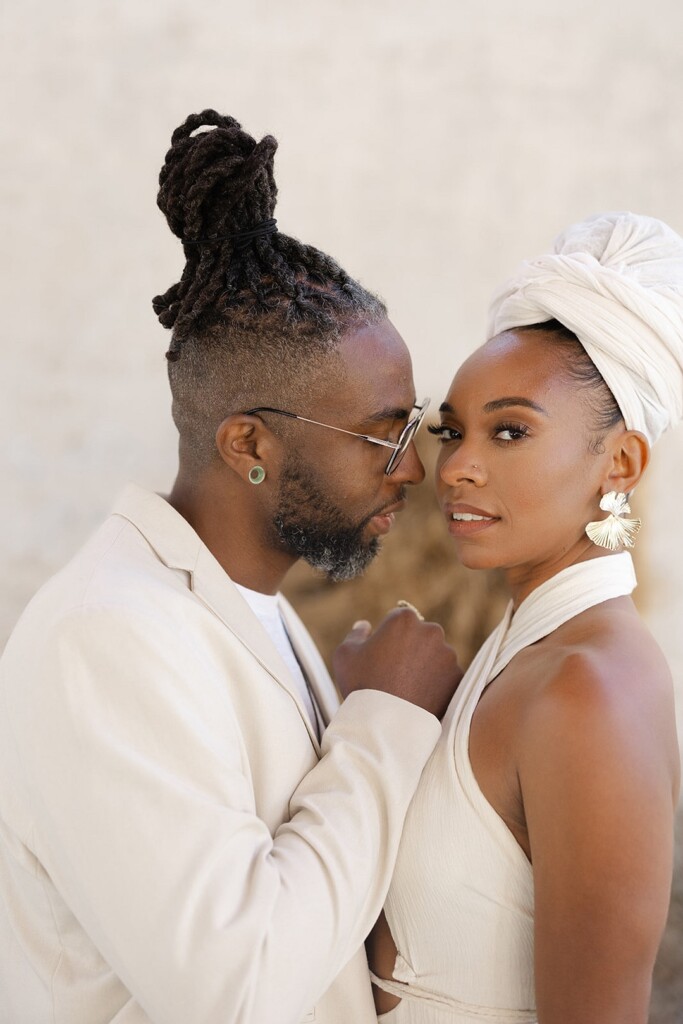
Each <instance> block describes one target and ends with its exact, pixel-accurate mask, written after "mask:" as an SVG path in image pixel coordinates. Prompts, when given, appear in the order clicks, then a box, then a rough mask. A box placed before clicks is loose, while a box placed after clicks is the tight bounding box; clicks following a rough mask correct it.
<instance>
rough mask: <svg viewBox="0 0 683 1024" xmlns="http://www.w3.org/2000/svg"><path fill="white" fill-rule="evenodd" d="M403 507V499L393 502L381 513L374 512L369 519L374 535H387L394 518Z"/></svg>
mask: <svg viewBox="0 0 683 1024" xmlns="http://www.w3.org/2000/svg"><path fill="white" fill-rule="evenodd" d="M404 505H405V499H401V501H396V502H394V504H393V505H387V507H386V508H383V509H382V511H381V512H376V513H375V514H374V516H372V517H371V518H370V523H371V524H372V526H373V527H374V529H375V533H388V532H389V530H390V529H391V527H392V526H393V525H394V516H395V515H396V513H397V512H400V511H401V509H402V508H403V506H404Z"/></svg>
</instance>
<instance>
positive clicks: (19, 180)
mask: <svg viewBox="0 0 683 1024" xmlns="http://www.w3.org/2000/svg"><path fill="white" fill-rule="evenodd" d="M2 29H3V31H2V41H1V43H0V46H1V50H0V82H1V84H2V86H3V95H4V96H5V98H6V100H5V109H4V114H3V118H2V123H1V125H0V137H1V141H2V161H1V164H0V175H1V178H2V189H1V191H0V204H1V205H2V214H3V239H4V246H3V249H4V266H3V271H2V275H0V288H2V310H3V318H2V319H3V324H4V328H3V333H4V338H3V345H2V378H1V382H0V389H1V392H0V394H1V399H0V474H1V479H2V493H3V494H4V499H3V500H2V503H1V505H0V516H1V517H2V520H1V526H2V529H0V559H1V564H2V575H3V581H4V586H3V587H2V588H1V591H0V646H2V644H4V641H5V639H6V637H7V635H8V633H9V631H10V630H11V628H12V626H13V624H14V622H15V621H16V619H17V617H18V615H19V614H20V612H21V609H22V607H23V606H24V604H25V603H26V601H27V600H28V598H29V597H30V596H31V594H32V593H33V592H34V590H35V589H36V588H37V587H38V586H39V585H40V584H41V583H42V582H43V580H44V579H46V577H47V576H49V575H50V574H51V573H52V572H54V571H55V570H56V569H57V568H58V567H59V566H61V565H62V564H63V563H64V562H65V561H66V560H67V559H68V558H69V557H70V555H71V554H72V553H73V552H74V551H75V550H76V548H77V547H78V546H79V544H80V543H81V541H82V540H83V539H84V537H85V536H86V535H87V534H88V533H89V532H90V530H91V529H92V528H93V527H94V526H95V525H96V524H97V523H98V522H99V521H100V520H101V519H102V518H103V517H104V515H105V514H106V513H107V511H108V509H109V508H110V506H111V504H112V501H113V500H114V497H115V495H116V493H117V491H118V490H119V488H120V487H121V486H122V484H123V483H124V482H125V481H126V480H130V479H132V480H134V481H136V482H138V483H140V484H143V485H144V486H148V487H151V488H154V489H157V490H160V491H162V492H163V491H165V490H167V489H168V488H169V487H170V484H171V482H172V479H173V475H174V469H175V434H174V430H173V426H172V423H171V418H170V412H169V402H168V397H167V385H166V369H165V365H166V364H165V360H164V357H163V354H164V351H165V349H166V345H167V341H168V338H167V336H166V332H165V331H163V330H162V328H160V327H159V326H158V324H157V321H156V318H155V317H154V315H153V313H152V309H151V305H150V299H151V297H152V295H155V294H156V293H158V292H160V291H163V290H165V289H166V288H167V287H168V285H169V284H171V283H172V282H173V281H175V280H177V276H178V274H179V272H180V270H181V267H182V258H181V249H180V245H179V243H178V242H177V241H176V240H174V239H173V238H172V236H171V235H170V233H169V231H168V229H167V227H166V225H165V222H164V221H163V219H162V217H161V214H160V213H159V212H158V211H157V209H156V206H155V196H156V187H157V186H156V179H157V174H158V171H159V167H160V166H161V163H162V160H163V156H164V153H165V151H166V149H167V147H168V144H169V141H170V135H171V132H172V130H173V128H174V127H175V126H176V125H177V124H178V123H180V122H181V121H182V120H183V119H184V117H185V116H186V114H188V113H189V112H191V111H195V110H201V109H202V108H203V107H206V106H214V107H216V108H217V109H219V110H220V111H222V112H224V113H230V114H233V115H234V116H236V117H237V118H238V120H240V121H242V123H243V125H244V126H245V128H246V129H247V130H249V131H250V132H251V133H252V134H254V135H256V136H257V137H260V136H261V135H262V134H265V133H267V132H269V133H272V134H274V135H275V136H276V137H277V138H278V139H279V140H280V149H279V151H278V154H277V156H276V176H277V180H278V183H279V188H280V201H279V204H278V210H277V217H278V220H279V223H280V226H281V227H282V229H283V230H285V231H287V232H288V233H289V234H294V235H297V236H299V237H301V238H303V239H305V240H306V241H307V242H310V243H313V244H315V245H318V246H319V247H321V248H323V249H325V250H326V251H328V252H330V253H331V254H333V255H334V256H335V257H336V258H337V259H338V260H339V261H340V262H341V263H342V264H343V265H344V266H345V267H346V268H347V269H348V270H349V271H350V272H351V273H352V274H353V275H354V276H355V277H358V278H360V279H361V280H362V281H363V282H364V283H366V284H367V285H368V286H369V287H371V288H372V289H374V290H376V291H379V292H380V293H381V294H382V295H383V297H384V298H385V299H386V301H387V302H388V304H389V308H390V311H391V315H392V319H393V320H394V322H395V324H396V325H397V327H398V328H399V330H400V331H401V332H402V333H403V335H404V337H405V339H406V341H407V342H408V345H409V347H410V349H411V351H412V353H413V356H414V362H415V376H416V382H417V392H418V396H422V394H423V393H424V394H431V395H432V397H433V398H434V399H435V400H437V401H438V400H440V399H441V398H442V397H443V395H444V394H445V391H446V388H447V385H448V382H449V380H450V378H451V376H452V374H453V372H454V370H455V368H456V366H457V365H458V363H459V362H460V361H462V359H463V357H464V356H465V355H467V354H468V353H469V352H470V351H472V349H473V348H475V347H476V346H477V345H478V344H480V343H481V342H482V341H483V340H484V331H485V324H486V308H487V305H488V301H489V297H490V294H491V292H492V290H493V289H494V287H496V286H497V285H498V284H499V283H500V282H501V281H502V280H503V279H504V278H505V277H507V276H508V274H509V273H510V272H511V271H512V270H513V269H514V267H515V266H516V264H517V263H518V261H519V260H520V259H522V258H524V257H527V256H534V255H537V254H538V253H540V252H541V251H542V250H543V249H544V248H546V247H547V246H548V245H549V243H550V242H551V240H552V239H553V237H554V236H555V235H556V234H557V233H558V232H559V230H560V229H562V228H563V227H565V226H566V225H567V224H569V223H571V222H572V221H574V220H577V219H580V218H582V217H584V216H586V215H588V214H590V213H594V212H597V211H599V210H602V209H632V210H635V211H638V212H642V213H648V214H651V215H654V216H657V217H660V218H662V219H663V220H665V221H667V222H669V223H670V224H671V225H672V226H673V227H674V228H676V229H677V230H678V231H683V189H682V188H681V181H683V130H682V129H681V123H680V111H681V109H683V43H682V42H681V40H682V39H683V5H681V4H680V3H679V0H650V2H649V3H648V4H643V3H642V2H640V0H619V2H618V3H617V2H615V0H604V2H602V3H601V4H599V5H598V4H595V3H594V0H574V2H573V3H572V4H571V5H568V4H563V5H560V4H554V3H548V0H516V2H514V3H512V2H508V0H487V3H485V4H482V3H479V2H477V0H459V2H458V3H453V2H452V0H450V2H449V0H421V2H420V4H417V3H409V2H407V0H364V2H360V0H343V2H342V0H329V2H326V0H287V2H286V3H282V2H276V0H249V2H243V3H242V4H238V3H236V2H233V0H202V2H200V3H194V4H190V2H189V0H98V2H97V3H96V4H93V3H91V2H86V0H60V3H58V4H56V3H53V2H52V0H5V3H4V5H3V10H2ZM424 440H425V439H423V441H424ZM682 440H683V434H682V433H681V431H680V430H679V432H678V433H675V432H674V433H673V434H671V435H670V436H667V437H665V438H664V439H663V440H662V442H661V443H660V445H659V446H658V448H657V450H656V451H655V455H654V460H653V465H652V468H651V470H650V473H649V481H648V482H647V484H646V485H644V486H643V487H641V488H640V489H639V491H638V494H637V496H636V499H635V501H634V512H635V513H636V514H637V515H639V516H641V517H642V518H643V520H644V524H645V525H644V528H643V531H642V533H641V538H642V539H640V540H639V546H638V549H637V562H638V570H639V576H640V581H641V582H640V586H639V588H638V591H637V592H636V598H637V601H638V604H639V607H640V609H641V611H642V613H643V615H644V616H645V618H646V620H647V622H648V623H649V625H650V627H651V629H652V630H653V632H654V633H655V635H656V636H657V638H658V640H659V642H660V643H661V645H662V647H663V648H664V650H665V652H666V654H667V656H668V658H669V661H670V664H671V666H672V669H673V672H674V676H675V679H676V685H677V691H678V694H679V696H680V699H679V704H678V714H679V724H683V630H682V629H681V628H680V623H681V621H683V557H682V555H681V541H680V534H679V532H678V521H679V513H678V512H676V511H675V510H676V509H677V507H678V502H679V501H680V500H681V497H682V493H681V492H682V490H683V482H682V481H683V445H682V444H681V442H682ZM425 454H426V458H427V459H431V458H432V449H431V448H429V447H428V446H427V447H426V448H425ZM435 516H436V518H435ZM385 547H386V550H385V552H384V554H383V556H382V557H381V558H380V559H379V560H377V562H376V563H375V564H374V565H373V567H372V568H371V570H370V572H369V573H368V575H367V577H366V578H365V579H364V580H363V581H360V582H353V583H349V584H342V585H339V586H338V587H336V588H333V587H330V586H329V585H327V584H325V583H324V582H322V581H320V580H319V579H317V578H316V577H314V576H313V575H312V574H311V573H309V572H308V571H307V570H306V569H305V568H301V569H297V571H296V572H295V573H294V574H293V575H292V579H291V580H290V582H289V588H288V592H289V593H290V595H291V596H292V597H293V599H294V600H295V602H296V604H297V606H298V607H299V609H300V611H301V613H302V615H303V617H304V619H306V621H307V622H308V623H309V625H310V626H311V629H312V630H313V632H314V634H315V635H316V637H317V638H318V639H319V641H320V643H321V646H322V648H323V650H324V652H325V654H326V655H328V654H329V652H330V650H331V649H332V648H333V647H334V645H335V644H336V643H337V642H338V641H339V640H340V639H341V637H342V636H343V635H344V633H345V632H346V630H347V628H348V626H349V625H350V623H351V622H352V621H353V620H354V619H355V618H358V617H359V616H360V615H367V616H368V617H370V618H374V619H376V618H377V617H379V616H380V615H381V614H382V613H383V612H384V611H386V610H387V609H388V608H389V607H391V606H392V605H393V604H394V603H395V601H396V599H397V598H400V597H403V598H407V599H409V600H411V601H413V602H414V603H415V604H417V605H418V606H419V607H420V608H421V609H422V611H423V612H425V613H428V614H430V615H432V616H434V617H436V618H438V619H439V620H440V621H441V622H442V623H443V624H444V626H445V627H446V629H447V631H448V633H449V636H450V637H451V639H452V640H453V641H454V642H455V643H457V644H458V646H459V648H460V650H461V651H462V653H463V660H465V661H466V660H468V658H469V657H470V656H471V653H472V651H473V649H474V648H475V647H476V645H477V644H478V643H479V642H480V641H481V639H482V638H483V636H484V635H486V633H487V632H488V630H489V628H490V627H491V625H492V624H493V623H494V622H495V621H496V619H497V617H498V615H499V614H500V610H501V607H502V603H503V598H502V595H501V592H500V587H499V585H498V583H497V581H496V579H495V578H485V577H484V576H480V575H477V574H472V573H468V572H467V571H465V570H462V569H460V568H459V567H458V566H457V565H456V564H455V563H454V561H453V557H452V552H451V550H450V548H449V546H448V543H447V538H445V537H444V534H443V529H442V525H441V521H440V518H439V517H438V514H436V513H435V506H434V503H433V498H432V495H431V490H430V487H429V485H425V486H424V487H422V488H420V489H419V491H417V492H415V493H414V494H413V495H412V500H411V502H410V504H409V506H408V508H407V510H406V512H405V513H404V514H403V517H402V520H401V522H400V524H399V525H398V526H397V528H396V529H395V531H394V532H393V533H392V535H391V536H390V537H389V538H388V539H387V542H386V545H385ZM634 827H637V822H634ZM681 842H683V837H681V840H680V841H679V866H678V868H677V874H676V879H675V882H674V898H673V902H672V911H671V916H670V923H669V928H668V930H667V934H666V936H665V939H664V943H663V946H662V951H661V954H660V959H659V962H658V966H657V976H656V985H655V993H654V996H653V1007H652V1018H651V1019H652V1022H653V1024H673V1022H676V1024H681V1021H683V864H681V863H680V850H681Z"/></svg>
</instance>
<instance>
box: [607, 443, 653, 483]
mask: <svg viewBox="0 0 683 1024" xmlns="http://www.w3.org/2000/svg"><path fill="white" fill-rule="evenodd" d="M611 447H612V451H611V466H610V470H609V473H608V475H607V477H606V478H605V490H606V491H619V492H620V493H622V494H630V493H631V491H632V490H634V489H635V487H636V485H637V484H638V483H639V481H640V478H641V477H642V475H643V473H644V472H645V467H646V466H647V464H648V462H649V461H650V445H649V443H648V440H647V438H646V437H645V436H644V435H643V434H641V433H640V431H638V430H624V431H622V433H621V434H620V435H618V436H617V437H616V438H615V440H614V443H613V445H612V446H611Z"/></svg>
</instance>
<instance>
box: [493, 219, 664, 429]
mask: <svg viewBox="0 0 683 1024" xmlns="http://www.w3.org/2000/svg"><path fill="white" fill-rule="evenodd" d="M551 319H555V320H559V321H560V323H562V324H564V326H565V327H567V328H569V330H570V331H573V332H574V334H576V336H577V338H578V339H579V341H580V342H581V344H582V345H583V347H584V348H585V350H586V352H587V353H588V355H589V356H590V358H591V359H592V361H593V362H594V363H595V365H596V366H597V368H598V370H599V371H600V373H601V374H602V376H603V378H604V380H605V382H606V384H607V386H608V387H609V388H610V390H611V392H612V394H613V395H614V397H615V399H616V401H617V404H618V405H619V408H620V410H621V413H622V416H623V417H624V422H625V423H626V427H627V428H628V429H629V430H640V431H642V433H643V434H645V436H646V437H647V439H648V441H649V442H650V444H654V442H655V441H656V440H657V438H658V437H659V436H660V434H661V433H662V432H663V431H664V430H666V429H667V427H669V426H671V425H673V424H675V423H676V422H677V421H678V420H680V419H681V417H683V239H682V238H680V237H679V236H678V235H677V234H676V232H675V231H672V230H671V228H669V227H667V225H666V224H663V223H662V222H661V221H660V220H655V219H654V218H653V217H640V216H638V215H637V214H634V213H601V214H598V215H597V216H594V217H589V218H588V220H584V221H582V222H581V223H580V224H574V225H572V227H570V228H567V230H566V231H564V232H563V233H562V234H561V235H560V236H559V237H558V238H557V239H556V240H555V243H554V245H553V252H552V253H550V254H548V255H546V256H540V257H539V258H538V259H535V260H529V261H526V262H524V263H522V265H521V266H520V268H519V270H518V272H517V274H516V275H515V277H513V278H512V279H511V280H510V281H508V283H507V284H506V285H505V286H504V287H503V289H502V290H501V291H500V292H499V293H498V294H497V295H496V296H495V298H494V300H493V303H492V305H491V311H490V322H489V337H493V336H494V335H496V334H500V332H501V331H505V330H509V329H511V328H514V327H527V326H529V325H530V324H536V323H542V322H544V321H547V320H551Z"/></svg>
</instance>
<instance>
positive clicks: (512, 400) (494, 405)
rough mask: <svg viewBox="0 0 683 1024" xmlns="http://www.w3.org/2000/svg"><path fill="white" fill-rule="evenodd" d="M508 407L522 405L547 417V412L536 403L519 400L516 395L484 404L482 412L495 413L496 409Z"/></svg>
mask: <svg viewBox="0 0 683 1024" xmlns="http://www.w3.org/2000/svg"><path fill="white" fill-rule="evenodd" d="M510 405H522V406H524V407H525V408H526V409H534V410H535V411H536V412H540V413H541V414H542V415H543V416H548V415H549V413H548V410H547V409H544V408H543V406H542V405H539V404H538V402H532V401H531V399H530V398H520V397H519V396H518V395H515V396H511V397H509V398H495V399H494V400H493V401H492V402H487V403H486V405H485V406H484V412H496V410H497V409H506V408H507V407H508V406H510Z"/></svg>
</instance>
